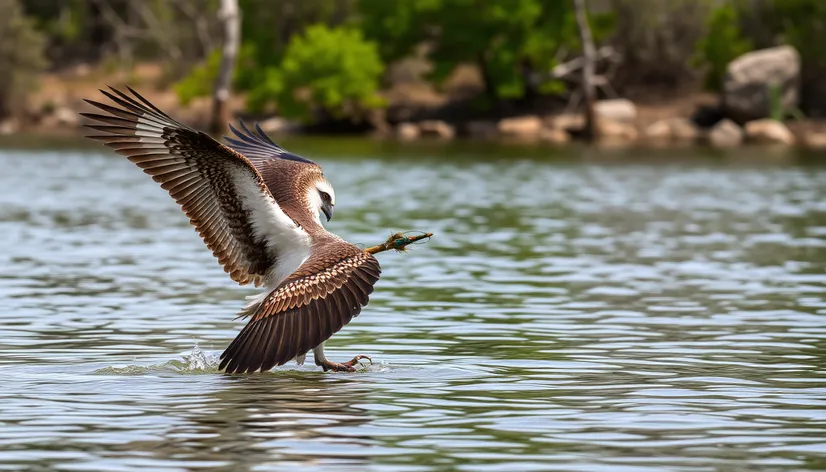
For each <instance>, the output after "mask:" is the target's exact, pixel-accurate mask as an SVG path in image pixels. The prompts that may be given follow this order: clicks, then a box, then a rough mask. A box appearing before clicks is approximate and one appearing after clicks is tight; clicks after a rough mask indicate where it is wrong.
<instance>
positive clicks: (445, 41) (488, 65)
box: [359, 0, 612, 99]
mask: <svg viewBox="0 0 826 472" xmlns="http://www.w3.org/2000/svg"><path fill="white" fill-rule="evenodd" d="M359 11H360V13H361V17H362V22H361V26H362V28H364V30H365V33H366V34H367V36H368V37H369V38H373V39H375V40H376V41H377V42H378V43H379V44H380V48H381V53H382V56H383V57H384V58H385V60H388V61H391V60H395V59H399V58H401V57H404V56H406V55H409V54H411V53H413V52H414V50H415V49H416V48H417V47H418V46H420V45H421V44H422V43H423V42H424V41H427V42H429V44H430V46H431V47H430V52H429V55H428V57H429V58H430V59H431V60H432V61H433V62H434V72H433V74H432V78H433V79H434V80H436V81H437V82H438V81H442V80H444V79H445V78H446V77H447V76H448V75H449V74H450V73H451V72H452V71H453V70H454V68H455V67H456V66H457V65H458V64H460V63H474V64H476V65H478V66H479V68H480V70H481V72H482V75H483V77H484V80H485V82H486V84H485V85H486V87H487V89H488V90H487V91H488V94H489V96H491V97H493V98H496V99H500V98H518V97H522V96H523V95H524V93H525V88H526V83H525V82H526V81H525V77H524V75H523V74H522V68H523V66H528V67H529V68H530V69H532V70H536V71H541V72H544V71H547V70H549V69H551V68H552V67H553V66H555V65H556V59H555V58H556V55H557V52H558V51H559V49H560V48H562V47H567V48H570V49H577V48H578V43H579V37H578V30H577V26H576V19H575V16H574V10H573V6H572V3H571V2H570V1H543V0H489V1H485V2H479V1H476V0H417V1H408V0H361V1H360V3H359ZM591 22H592V24H593V28H594V36H595V37H596V39H597V40H599V39H601V38H602V37H604V36H606V33H607V32H608V31H609V30H610V28H611V25H612V21H611V16H610V15H597V16H595V17H592V18H591Z"/></svg>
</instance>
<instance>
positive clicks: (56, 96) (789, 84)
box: [0, 46, 826, 149]
mask: <svg viewBox="0 0 826 472" xmlns="http://www.w3.org/2000/svg"><path fill="white" fill-rule="evenodd" d="M130 74H131V76H132V77H135V76H138V77H140V78H141V80H142V81H143V82H147V83H151V82H152V81H153V80H155V79H156V77H155V75H157V74H158V72H157V71H155V70H153V69H152V68H151V67H149V68H146V70H133V71H130ZM120 79H121V78H120V77H108V78H106V79H104V78H101V77H98V76H97V75H96V74H95V72H94V71H93V70H91V69H89V68H86V69H82V70H76V71H71V72H70V73H64V74H62V75H55V76H52V77H50V78H47V79H46V80H45V83H44V84H43V87H42V89H43V90H42V92H41V93H40V94H39V95H38V96H37V97H35V100H34V104H33V105H32V107H30V108H31V109H33V110H37V112H32V113H30V115H29V116H27V117H23V118H22V119H20V118H18V119H11V120H6V121H4V122H0V135H9V134H15V133H26V134H67V133H71V132H73V131H74V130H75V129H76V128H78V127H79V126H80V125H81V124H82V123H81V120H80V117H79V116H78V114H77V113H78V112H80V111H88V109H87V105H86V104H85V103H83V101H82V98H86V97H93V96H96V95H97V91H96V90H95V89H96V88H97V86H98V84H100V83H106V82H109V83H119V82H121V80H120ZM126 81H127V80H123V82H126ZM799 81H800V57H799V55H798V53H797V51H796V50H795V49H794V48H791V47H789V46H781V47H776V48H771V49H764V50H758V51H753V52H750V53H747V54H745V55H743V56H741V57H739V58H737V59H735V60H734V61H732V62H731V63H730V64H729V66H728V69H727V73H726V75H725V78H724V83H723V84H722V87H721V92H720V93H707V92H700V91H697V90H694V91H687V92H686V91H682V92H680V93H676V92H675V93H674V94H672V95H660V96H657V97H653V96H646V95H645V94H643V95H641V96H637V97H634V98H633V99H630V98H610V99H603V100H599V101H597V102H596V103H595V105H594V115H595V119H596V130H597V137H596V142H595V144H597V145H604V146H614V147H616V146H619V147H669V146H673V147H686V146H694V145H698V146H713V147H717V148H735V147H738V146H742V145H764V146H766V145H768V146H779V147H783V146H785V147H803V148H811V149H826V121H820V120H814V119H808V118H804V117H802V115H801V114H800V113H799V112H798V111H797V110H798V105H799ZM138 87H139V88H141V87H140V86H138ZM141 90H142V92H143V91H145V94H146V95H147V97H148V98H150V99H151V100H152V101H153V102H155V103H158V104H159V106H161V107H162V108H164V109H166V110H170V113H171V114H173V115H174V116H176V117H178V118H179V119H181V120H182V121H183V122H185V123H188V124H191V125H193V126H202V125H203V123H202V121H203V117H205V116H208V112H209V106H210V103H209V100H206V99H201V100H196V101H194V102H193V103H191V104H190V105H188V106H186V107H182V106H181V105H180V104H179V103H178V101H177V97H176V96H175V94H174V93H173V92H171V91H170V90H164V89H160V90H159V89H154V88H151V87H144V88H141ZM652 95H653V93H652ZM232 105H233V108H234V109H236V110H238V111H239V112H240V111H241V110H242V109H243V97H234V99H233V103H232ZM391 105H393V104H392V103H391ZM399 107H402V108H403V107H404V105H398V104H395V108H396V109H397V111H398V109H399ZM403 111H404V112H403V113H398V112H397V113H395V114H394V115H393V116H395V117H396V119H395V120H392V119H388V114H387V113H381V114H378V115H377V116H376V117H375V119H372V120H371V121H370V123H369V124H368V125H367V126H363V127H361V128H358V131H355V132H361V133H370V134H372V135H377V136H380V137H382V138H389V139H398V140H402V141H411V140H452V139H473V140H503V141H511V142H521V143H537V144H540V145H541V144H545V145H551V146H565V145H567V144H568V143H571V142H575V141H577V140H578V139H580V137H581V136H582V130H583V129H584V126H585V114H584V112H582V111H581V110H577V111H562V112H549V113H530V114H518V113H517V114H513V115H512V116H505V117H502V118H498V119H462V120H459V119H449V118H445V119H438V118H436V119H434V118H426V119H418V120H416V119H407V120H400V119H398V117H399V116H411V117H413V116H416V113H413V112H409V110H403ZM238 114H239V115H242V113H238ZM429 114H433V113H429ZM419 115H420V116H421V115H422V114H419ZM424 115H425V116H427V115H428V113H425V114H424ZM435 115H436V116H437V117H438V113H436V114H435ZM259 118H261V120H260V121H261V126H262V128H263V129H264V130H265V131H266V132H268V133H271V134H273V135H276V136H277V135H279V134H291V133H305V132H309V131H310V130H308V129H307V128H304V127H302V126H300V125H298V124H296V123H291V122H289V121H287V120H285V119H283V118H281V117H277V116H276V117H259Z"/></svg>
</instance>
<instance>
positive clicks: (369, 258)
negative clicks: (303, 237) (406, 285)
mask: <svg viewBox="0 0 826 472" xmlns="http://www.w3.org/2000/svg"><path fill="white" fill-rule="evenodd" d="M380 274H381V267H380V266H379V262H378V261H377V260H376V258H375V257H373V255H371V254H368V253H367V252H364V251H362V250H361V249H358V248H356V247H355V246H351V245H349V244H345V243H341V244H335V245H331V246H329V247H327V248H323V249H321V250H318V249H316V250H314V252H313V255H312V256H310V258H309V259H308V260H307V261H306V262H305V263H304V264H302V265H301V267H299V268H298V270H297V271H296V272H295V273H294V274H293V275H291V276H290V277H288V278H287V280H285V281H284V282H283V283H281V285H279V286H278V288H276V289H275V290H273V291H272V292H271V293H270V295H269V296H268V297H267V298H266V299H265V300H264V301H263V302H262V303H261V304H260V305H258V307H257V308H256V309H255V311H254V312H252V313H251V319H250V321H249V323H247V325H246V326H245V327H244V329H242V330H241V332H240V333H239V334H238V336H237V337H236V338H235V340H233V341H232V343H230V345H229V347H227V349H226V350H225V351H224V352H223V354H221V365H220V368H221V369H226V372H228V373H235V372H238V373H243V372H255V371H257V370H259V369H260V370H261V371H262V372H264V371H267V370H270V369H272V368H273V367H274V366H277V365H282V364H284V363H285V362H287V361H289V360H290V359H293V358H295V357H296V356H300V355H302V354H305V353H307V351H309V350H311V349H313V348H315V347H316V346H318V345H319V344H321V343H323V342H324V341H326V340H327V339H329V338H330V336H332V335H333V334H334V333H336V332H337V331H338V330H340V329H341V328H342V327H343V326H344V325H345V324H347V323H349V322H350V320H351V319H352V318H353V317H354V316H357V315H358V314H359V312H360V311H361V307H362V306H364V305H366V304H367V302H368V298H369V296H370V294H371V293H372V292H373V285H374V284H375V283H376V281H377V280H378V279H379V276H380Z"/></svg>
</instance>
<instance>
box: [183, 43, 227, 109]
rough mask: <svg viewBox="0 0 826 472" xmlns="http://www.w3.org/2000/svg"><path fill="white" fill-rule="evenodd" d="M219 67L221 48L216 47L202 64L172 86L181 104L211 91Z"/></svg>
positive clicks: (185, 103)
mask: <svg viewBox="0 0 826 472" xmlns="http://www.w3.org/2000/svg"><path fill="white" fill-rule="evenodd" d="M220 67H221V50H219V49H216V50H215V51H212V53H211V54H210V55H209V57H207V59H206V61H204V62H203V63H202V64H199V65H197V66H195V67H194V68H193V69H192V72H190V74H189V75H188V76H186V77H184V78H183V79H181V80H180V81H178V82H177V83H175V85H173V86H172V88H173V89H174V90H175V93H176V94H177V95H178V100H180V101H181V103H182V104H184V105H188V104H189V103H190V102H191V101H192V100H193V99H195V98H198V97H205V96H207V95H209V94H211V93H212V89H213V87H214V85H215V80H216V78H217V77H218V69H219V68H220Z"/></svg>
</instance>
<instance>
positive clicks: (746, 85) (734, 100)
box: [723, 46, 800, 123]
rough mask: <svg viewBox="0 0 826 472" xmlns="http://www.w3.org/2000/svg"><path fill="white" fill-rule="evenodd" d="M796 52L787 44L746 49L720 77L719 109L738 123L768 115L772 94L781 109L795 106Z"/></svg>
mask: <svg viewBox="0 0 826 472" xmlns="http://www.w3.org/2000/svg"><path fill="white" fill-rule="evenodd" d="M799 84H800V54H798V52H797V50H796V49H795V48H793V47H791V46H778V47H775V48H769V49H761V50H758V51H752V52H749V53H746V54H744V55H742V56H740V57H738V58H737V59H735V60H733V61H732V62H731V63H729V65H728V68H727V69H726V75H725V77H724V79H723V109H724V111H725V113H726V115H727V116H728V117H729V118H731V119H733V120H736V121H738V122H740V123H745V122H747V121H751V120H757V119H760V118H766V117H768V116H770V115H771V111H772V110H771V108H772V101H773V98H772V97H773V94H775V93H778V92H779V94H780V104H781V106H782V107H783V109H785V110H789V109H792V108H795V107H797V104H798V96H799V94H798V88H799Z"/></svg>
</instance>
